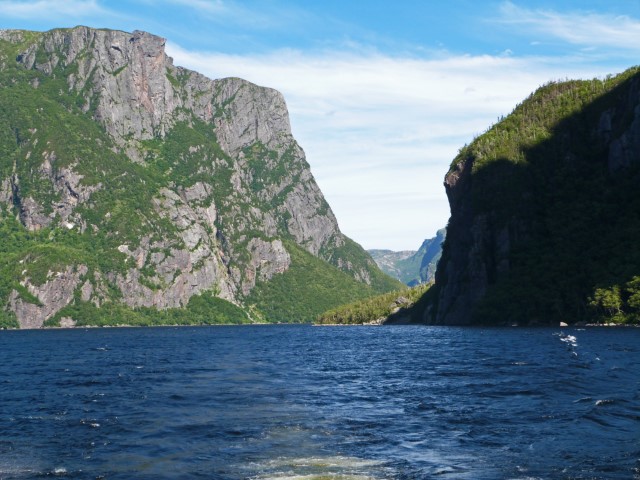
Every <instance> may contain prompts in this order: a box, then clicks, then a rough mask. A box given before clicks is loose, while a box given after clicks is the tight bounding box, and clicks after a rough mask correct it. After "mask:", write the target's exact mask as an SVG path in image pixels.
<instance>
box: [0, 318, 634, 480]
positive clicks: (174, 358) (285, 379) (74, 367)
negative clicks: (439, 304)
mask: <svg viewBox="0 0 640 480" xmlns="http://www.w3.org/2000/svg"><path fill="white" fill-rule="evenodd" d="M0 351H2V353H3V361H2V362H0V400H1V401H0V479H2V480H8V479H31V478H51V477H56V478H58V477H59V478H81V479H85V478H108V479H130V478H136V479H174V478H175V479H183V478H184V479H191V478H193V479H215V480H237V479H253V480H265V479H349V480H355V479H376V480H378V479H398V480H409V479H415V480H418V479H425V478H440V477H442V478H448V479H474V480H476V479H479V480H483V479H487V480H489V479H491V480H493V479H498V478H513V479H525V478H527V479H549V478H567V479H568V478H576V479H587V478H589V479H614V480H615V479H625V480H627V479H631V478H640V470H639V468H640V460H639V459H640V434H639V432H640V383H639V380H638V378H639V377H638V373H637V372H638V371H639V369H640V329H628V330H624V329H586V330H577V329H576V330H573V329H564V330H563V331H561V332H560V331H558V330H554V329H535V330H534V329H532V330H527V329H458V328H427V327H389V328H387V327H363V328H339V327H336V328H332V327H326V328H310V327H304V326H272V327H207V328H179V329H176V328H153V329H91V330H60V331H29V332H0Z"/></svg>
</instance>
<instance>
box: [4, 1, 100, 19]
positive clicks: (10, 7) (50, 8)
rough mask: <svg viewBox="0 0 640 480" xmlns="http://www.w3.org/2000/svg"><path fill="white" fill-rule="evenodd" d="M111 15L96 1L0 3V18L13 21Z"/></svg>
mask: <svg viewBox="0 0 640 480" xmlns="http://www.w3.org/2000/svg"><path fill="white" fill-rule="evenodd" d="M111 13H112V12H110V11H109V10H107V9H106V8H104V7H102V6H101V5H100V4H99V2H98V1H97V0H65V1H62V2H61V1H57V0H37V1H20V0H2V1H0V16H2V17H4V18H13V19H33V18H48V19H49V20H53V19H60V20H67V21H68V20H69V19H73V20H76V19H80V18H92V17H100V16H102V15H106V14H108V15H111Z"/></svg>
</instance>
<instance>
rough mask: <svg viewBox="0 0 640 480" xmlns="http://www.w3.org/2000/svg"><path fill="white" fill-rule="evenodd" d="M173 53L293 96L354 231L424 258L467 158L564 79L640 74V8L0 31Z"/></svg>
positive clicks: (216, 3)
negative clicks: (100, 39)
mask: <svg viewBox="0 0 640 480" xmlns="http://www.w3.org/2000/svg"><path fill="white" fill-rule="evenodd" d="M75 25H87V26H90V27H99V28H112V29H118V30H124V31H128V32H131V31H133V30H145V31H148V32H151V33H154V34H156V35H160V36H162V37H164V38H166V39H167V47H166V48H167V52H168V54H169V55H170V56H171V57H173V59H174V64H175V65H180V66H183V67H187V68H190V69H193V70H197V71H199V72H201V73H203V74H205V75H207V76H208V77H210V78H223V77H241V78H244V79H246V80H249V81H251V82H254V83H256V84H258V85H263V86H267V87H271V88H275V89H277V90H279V91H281V92H282V93H283V95H284V97H285V99H286V101H287V106H288V108H289V114H290V118H291V127H292V132H293V135H294V137H295V138H296V139H297V141H298V143H299V144H300V146H301V147H302V148H303V149H304V150H305V153H306V156H307V161H308V162H309V164H310V165H311V171H312V173H313V174H314V177H315V178H316V181H317V182H318V184H319V185H320V188H321V189H322V191H323V193H324V195H325V197H326V198H327V201H328V202H329V204H330V205H331V207H332V209H333V211H334V213H335V214H336V217H337V218H338V223H339V225H340V228H341V230H342V231H343V232H344V233H345V234H347V235H348V236H350V237H351V238H353V239H354V240H355V241H357V242H358V243H360V244H361V245H362V246H364V247H365V248H367V249H370V248H387V249H391V250H417V248H418V247H419V246H420V244H421V243H422V241H423V240H424V239H425V238H430V237H433V236H434V235H435V232H436V231H437V230H438V229H440V228H442V227H444V226H445V225H446V223H447V220H448V218H449V213H450V212H449V204H448V202H447V198H446V194H445V190H444V187H443V180H444V176H445V174H446V172H447V170H448V168H449V165H450V163H451V161H452V160H453V158H454V157H455V155H456V154H457V152H458V150H459V149H460V148H461V147H463V146H464V145H465V144H467V143H470V142H471V141H472V140H473V138H474V137H476V136H477V135H479V134H481V133H483V132H484V131H485V130H487V129H488V128H489V127H490V126H491V125H492V124H493V123H495V122H496V121H497V120H498V119H499V117H501V116H503V115H507V114H509V113H510V112H511V111H512V110H513V108H514V107H515V106H516V105H517V104H518V103H520V102H521V101H522V100H524V99H525V98H526V97H527V96H528V95H529V94H530V93H531V92H533V91H534V90H535V89H536V88H537V87H539V86H540V85H542V84H544V83H547V82H548V81H550V80H554V81H555V80H563V79H567V78H571V79H573V78H586V79H590V78H595V77H604V76H606V75H608V74H616V73H620V72H622V71H624V70H626V69H627V68H629V67H631V66H634V65H637V64H640V0H606V1H601V0H597V1H595V0H581V1H574V0H565V1H563V0H554V1H525V0H496V1H493V0H486V1H478V0H446V1H445V0H442V1H435V0H434V1H427V0H393V1H389V0H386V1H383V0H350V1H347V0H128V1H124V0H122V1H118V0H27V1H18V0H0V28H19V29H30V30H48V29H51V28H57V27H71V26H75Z"/></svg>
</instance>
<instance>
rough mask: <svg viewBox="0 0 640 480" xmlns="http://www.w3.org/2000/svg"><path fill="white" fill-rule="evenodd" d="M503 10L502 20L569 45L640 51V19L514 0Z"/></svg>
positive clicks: (502, 8)
mask: <svg viewBox="0 0 640 480" xmlns="http://www.w3.org/2000/svg"><path fill="white" fill-rule="evenodd" d="M500 13H501V18H500V21H501V22H502V23H505V24H509V25H514V26H517V27H518V29H522V28H523V27H524V28H526V27H528V28H529V29H530V30H531V31H532V32H533V33H536V34H543V35H548V36H551V37H554V38H556V39H559V40H562V41H565V42H568V43H570V44H574V45H583V46H592V47H607V48H611V47H613V48H617V49H622V50H626V51H634V52H639V51H640V42H638V39H640V20H638V19H635V18H632V17H629V16H626V15H610V14H609V15H608V14H599V13H589V12H578V11H576V12H568V13H565V12H557V11H554V10H544V9H537V10H532V9H528V8H523V7H519V6H517V5H515V4H514V3H512V2H505V3H503V4H502V6H501V8H500ZM521 31H522V30H521Z"/></svg>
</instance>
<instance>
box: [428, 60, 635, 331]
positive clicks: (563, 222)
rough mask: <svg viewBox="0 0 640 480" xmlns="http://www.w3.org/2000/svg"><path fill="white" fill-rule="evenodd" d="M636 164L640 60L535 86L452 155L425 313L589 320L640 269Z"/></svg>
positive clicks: (463, 318)
mask: <svg viewBox="0 0 640 480" xmlns="http://www.w3.org/2000/svg"><path fill="white" fill-rule="evenodd" d="M639 170H640V73H639V71H638V69H631V70H629V71H627V72H625V73H623V74H621V75H619V76H618V77H613V78H608V79H606V80H592V81H570V82H562V83H551V84H549V85H546V86H544V87H542V88H541V89H539V90H538V91H537V92H535V93H534V94H532V95H531V97H529V98H528V99H526V100H525V101H524V102H523V103H522V104H521V105H519V106H518V107H517V108H516V109H515V110H514V112H513V113H512V114H511V115H509V116H508V117H507V118H505V119H504V120H503V121H502V122H500V123H498V124H496V125H494V126H493V127H492V128H491V129H490V130H488V131H487V133H485V134H484V135H481V136H480V137H478V138H476V139H475V140H474V141H473V143H471V144H470V145H469V146H466V147H465V148H463V149H462V150H461V151H460V154H459V155H458V156H457V157H456V158H455V160H454V161H453V163H452V165H451V169H450V171H449V172H448V173H447V175H446V177H445V188H446V192H447V196H448V198H449V203H450V206H451V218H450V220H449V225H448V229H447V239H446V241H445V243H444V248H443V254H442V259H441V260H440V263H439V265H438V270H437V273H436V287H435V288H434V291H433V292H430V293H429V295H431V296H432V297H431V300H430V302H427V304H426V307H425V306H424V304H423V306H422V307H421V308H423V311H422V312H421V315H422V319H423V321H425V322H427V323H435V324H445V325H467V324H478V323H480V324H482V323H486V324H508V325H511V324H518V325H558V324H559V322H568V323H572V322H577V321H589V320H590V319H591V318H593V315H597V314H598V312H597V311H594V309H595V310H598V308H600V307H603V304H602V302H600V303H598V302H599V301H598V300H597V298H598V295H597V294H596V292H597V289H599V288H605V289H608V290H607V291H611V292H615V291H617V292H620V291H623V290H624V285H625V284H627V282H629V281H631V280H632V279H633V278H634V277H635V276H637V275H639V274H640V252H639V251H638V248H637V245H635V242H636V241H637V234H638V233H640V219H639V218H638V211H639V210H638V208H639V207H640V203H639V202H640V197H639V196H638V189H637V185H638V183H637V182H638V181H639V177H638V175H639V173H638V172H639ZM624 295H625V294H624V293H623V295H622V297H623V298H622V299H621V301H624V300H625V298H624Z"/></svg>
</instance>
